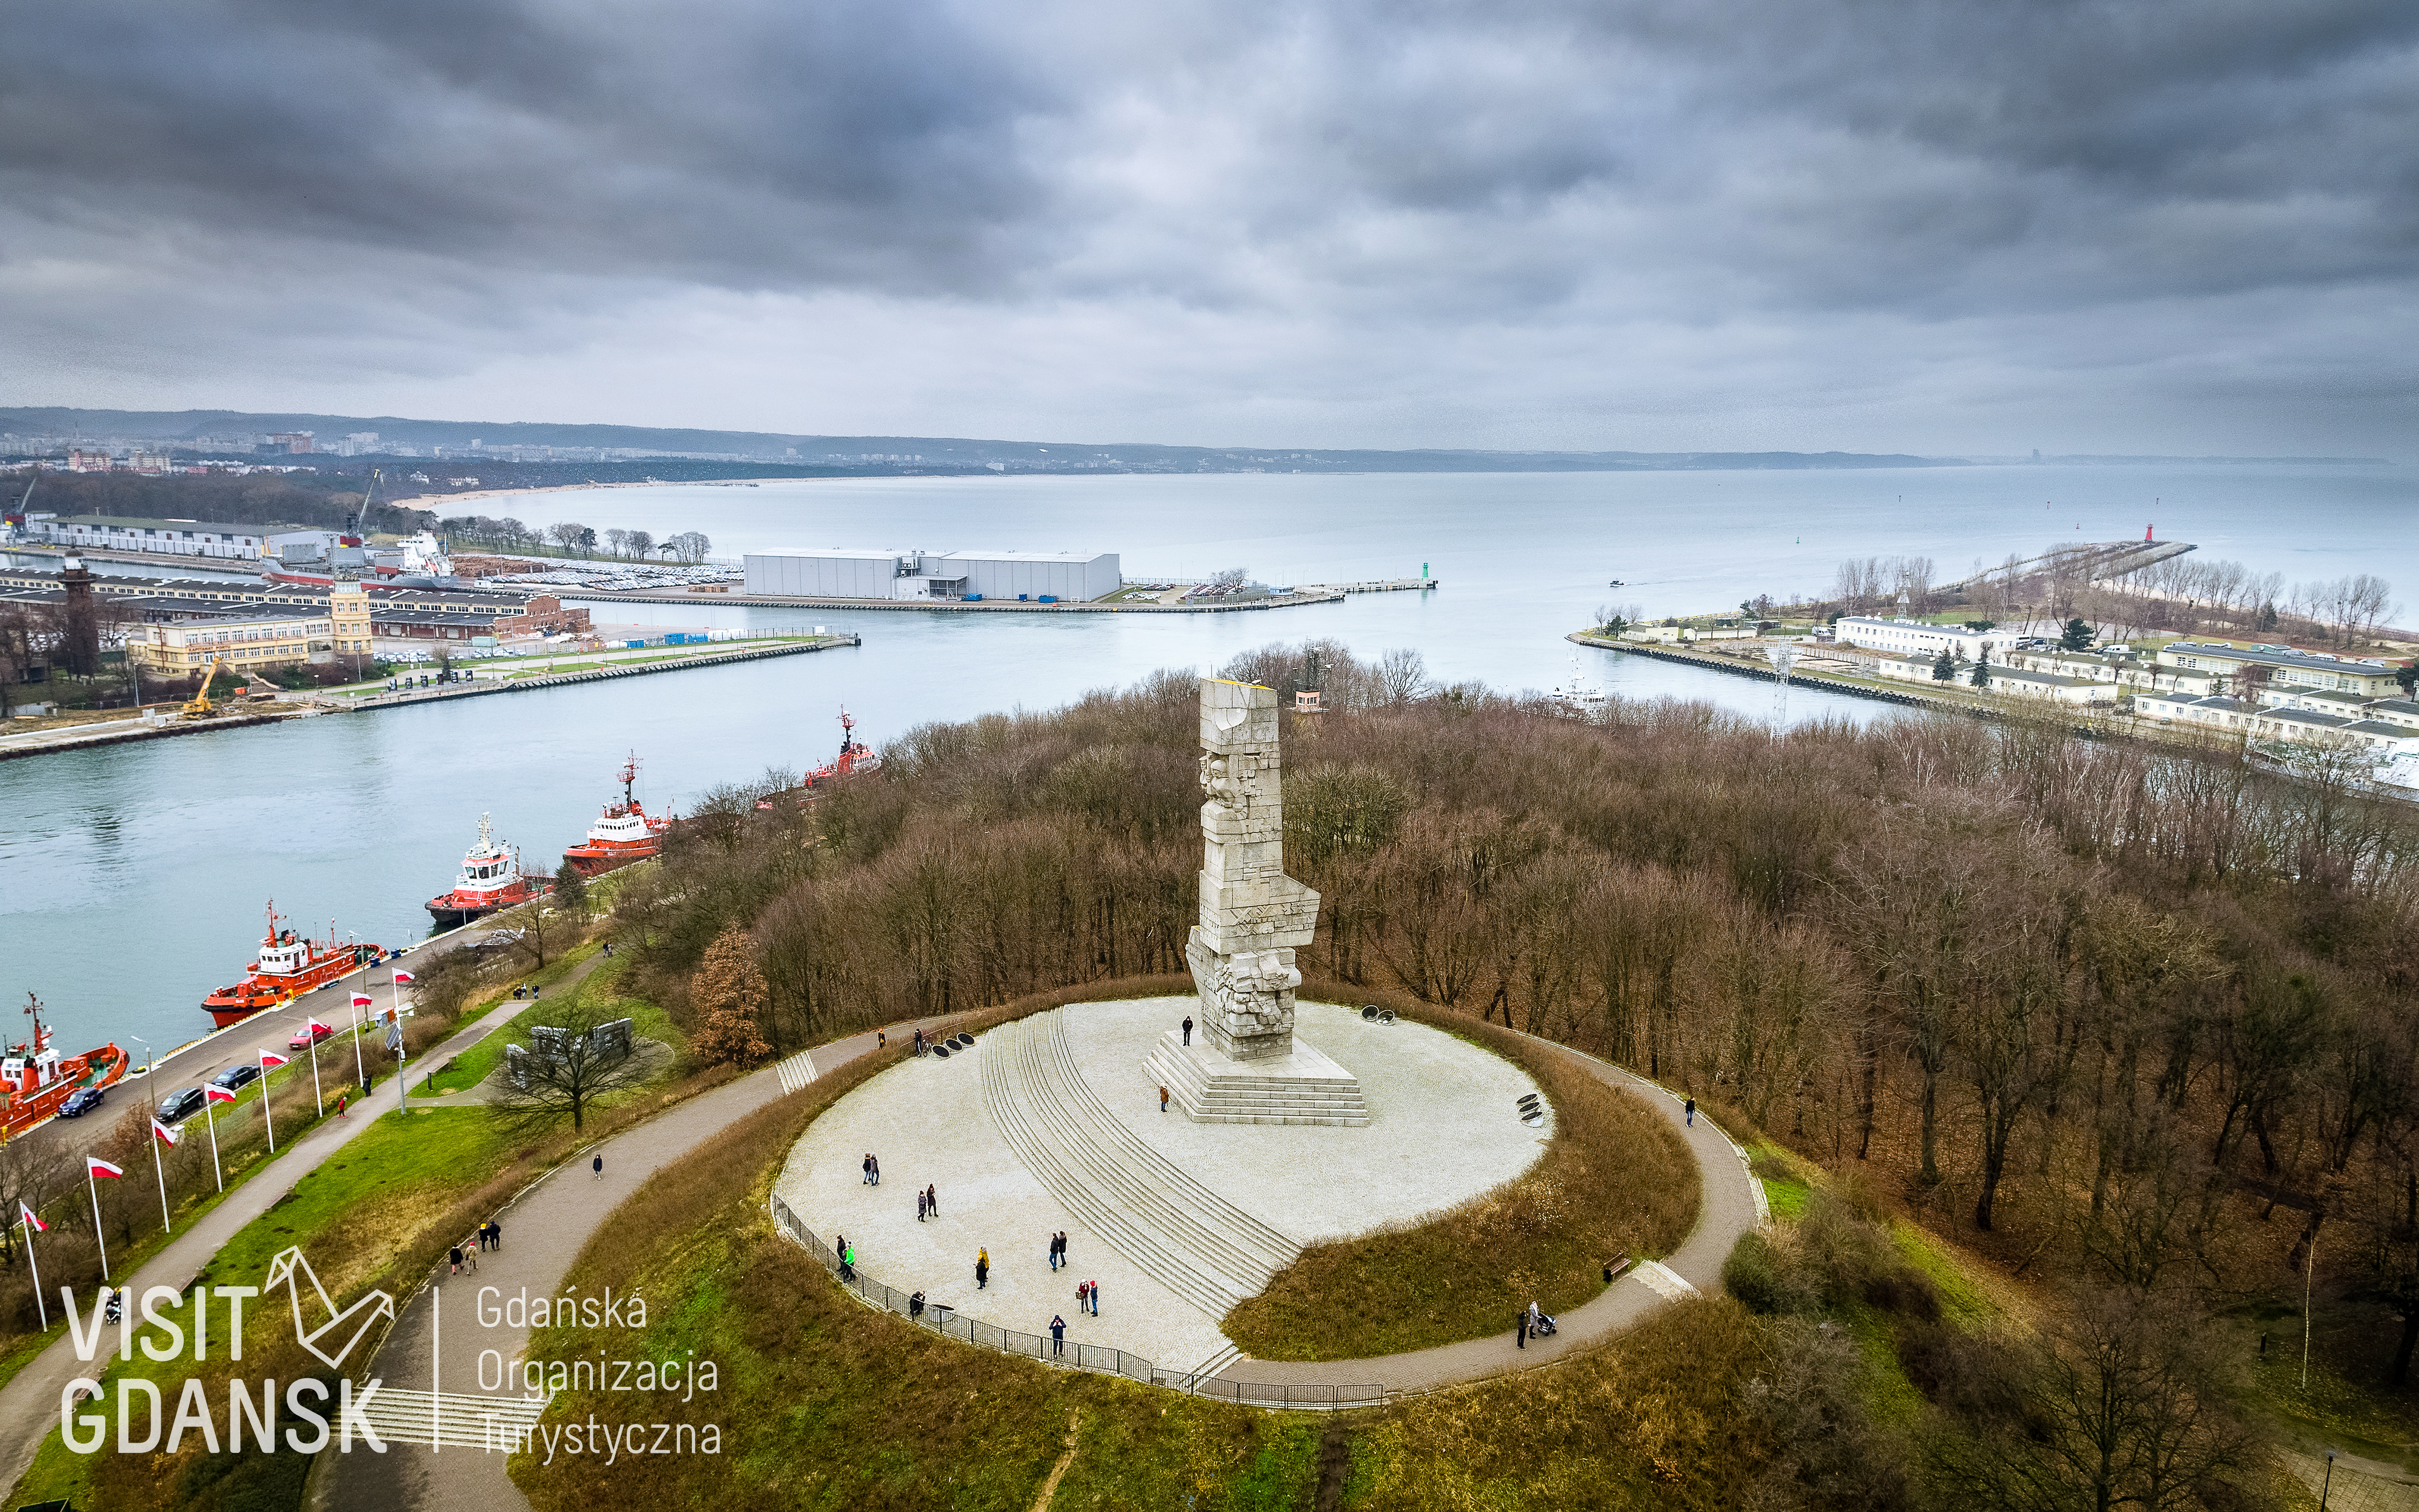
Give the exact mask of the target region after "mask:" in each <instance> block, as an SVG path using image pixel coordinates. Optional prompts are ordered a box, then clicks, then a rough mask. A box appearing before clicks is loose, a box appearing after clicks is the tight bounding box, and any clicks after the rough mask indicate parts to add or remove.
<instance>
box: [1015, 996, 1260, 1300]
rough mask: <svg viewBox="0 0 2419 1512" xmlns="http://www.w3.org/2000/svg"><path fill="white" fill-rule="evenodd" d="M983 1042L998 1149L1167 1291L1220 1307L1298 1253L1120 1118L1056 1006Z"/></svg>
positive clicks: (1250, 1291) (1249, 1292)
mask: <svg viewBox="0 0 2419 1512" xmlns="http://www.w3.org/2000/svg"><path fill="white" fill-rule="evenodd" d="M982 1048H983V1098H984V1102H985V1104H986V1105H987V1106H988V1108H989V1110H990V1112H991V1115H992V1119H993V1122H994V1124H995V1125H996V1126H997V1128H998V1130H999V1132H1000V1135H1001V1137H1002V1138H1003V1139H1004V1140H1006V1141H1007V1143H1008V1145H1009V1149H1013V1150H1014V1151H1015V1152H1016V1155H1017V1158H1018V1159H1019V1160H1021V1161H1023V1162H1024V1164H1025V1168H1026V1169H1028V1170H1030V1171H1031V1172H1032V1173H1033V1175H1034V1177H1035V1179H1037V1180H1040V1182H1041V1184H1042V1185H1043V1186H1044V1187H1045V1188H1047V1189H1048V1190H1049V1192H1050V1195H1051V1196H1054V1197H1055V1198H1057V1199H1058V1201H1059V1203H1060V1205H1062V1206H1063V1207H1065V1208H1066V1209H1067V1211H1070V1212H1071V1213H1073V1214H1075V1215H1076V1217H1077V1218H1079V1219H1080V1220H1082V1222H1083V1223H1084V1225H1085V1227H1087V1228H1089V1229H1091V1230H1092V1231H1093V1232H1094V1233H1095V1234H1097V1235H1099V1236H1100V1238H1101V1240H1102V1242H1105V1243H1107V1244H1108V1245H1109V1246H1110V1247H1111V1248H1112V1249H1114V1250H1116V1251H1117V1253H1118V1254H1119V1255H1121V1256H1123V1257H1125V1258H1126V1259H1127V1260H1128V1261H1129V1262H1131V1263H1132V1265H1133V1266H1134V1267H1135V1268H1136V1269H1138V1270H1140V1271H1142V1272H1143V1273H1145V1274H1147V1275H1148V1276H1150V1277H1151V1278H1152V1279H1153V1280H1156V1281H1158V1282H1159V1283H1160V1284H1162V1285H1163V1286H1165V1287H1166V1288H1168V1289H1169V1290H1170V1291H1173V1292H1174V1293H1176V1294H1177V1295H1178V1296H1179V1297H1181V1298H1183V1299H1184V1300H1185V1301H1187V1302H1189V1303H1191V1304H1194V1306H1196V1307H1199V1308H1200V1309H1201V1310H1202V1311H1204V1312H1206V1313H1208V1314H1209V1315H1210V1317H1212V1318H1224V1317H1225V1315H1226V1314H1227V1313H1228V1312H1229V1311H1231V1310H1232V1309H1233V1308H1234V1306H1235V1304H1237V1303H1240V1302H1241V1301H1242V1300H1243V1299H1244V1298H1246V1297H1250V1296H1253V1295H1256V1293H1258V1292H1259V1291H1260V1290H1261V1289H1263V1288H1265V1287H1267V1285H1268V1282H1269V1277H1270V1276H1271V1275H1272V1274H1274V1273H1276V1272H1277V1271H1279V1270H1281V1269H1283V1268H1284V1267H1285V1266H1287V1265H1289V1264H1291V1263H1292V1262H1293V1259H1294V1257H1296V1256H1297V1255H1299V1254H1301V1252H1302V1243H1301V1242H1300V1241H1299V1240H1296V1239H1294V1238H1293V1237H1292V1236H1290V1235H1288V1234H1286V1233H1284V1232H1282V1231H1281V1230H1279V1229H1277V1228H1275V1227H1272V1226H1271V1225H1268V1224H1265V1223H1262V1222H1261V1221H1260V1220H1258V1219H1256V1218H1254V1217H1253V1216H1252V1215H1251V1214H1249V1213H1247V1212H1244V1211H1242V1210H1241V1209H1240V1208H1238V1207H1236V1206H1235V1205H1234V1204H1233V1203H1231V1202H1228V1201H1227V1200H1226V1199H1225V1198H1224V1197H1221V1196H1218V1195H1217V1194H1216V1193H1214V1192H1211V1191H1210V1189H1209V1188H1207V1187H1205V1186H1203V1185H1202V1184H1201V1183H1200V1182H1199V1181H1197V1180H1194V1179H1193V1178H1192V1177H1191V1176H1189V1175H1187V1174H1186V1173H1185V1172H1184V1170H1183V1169H1182V1168H1181V1167H1179V1165H1176V1164H1175V1162H1173V1161H1171V1160H1169V1159H1168V1158H1167V1157H1166V1156H1164V1155H1163V1154H1161V1153H1160V1152H1159V1151H1158V1150H1156V1149H1152V1148H1151V1147H1150V1146H1149V1145H1148V1144H1147V1143H1146V1142H1144V1141H1143V1139H1142V1138H1141V1137H1140V1136H1138V1135H1137V1134H1134V1133H1133V1132H1132V1130H1130V1129H1128V1128H1127V1127H1126V1126H1125V1125H1124V1124H1123V1123H1121V1122H1119V1121H1118V1120H1117V1116H1116V1115H1115V1114H1113V1113H1111V1112H1110V1111H1109V1109H1108V1106H1107V1104H1106V1103H1102V1101H1101V1099H1100V1097H1099V1095H1098V1094H1097V1093H1095V1092H1094V1091H1093V1090H1092V1089H1091V1088H1090V1087H1089V1086H1088V1085H1086V1082H1085V1081H1084V1078H1083V1075H1082V1073H1081V1072H1079V1071H1078V1070H1077V1069H1076V1066H1075V1057H1074V1054H1073V1051H1072V1050H1071V1048H1070V1047H1069V1045H1068V1043H1067V1028H1066V1020H1065V1019H1064V1018H1063V1017H1062V1016H1061V1015H1060V1014H1059V1013H1058V1011H1055V1010H1053V1011H1049V1012H1046V1013H1038V1014H1035V1015H1033V1016H1032V1017H1031V1018H1027V1019H1025V1020H1022V1021H1020V1022H1018V1023H1015V1024H1010V1025H1007V1026H1002V1027H1000V1028H998V1029H995V1030H994V1031H993V1032H992V1033H991V1034H990V1035H989V1036H987V1037H986V1038H985V1040H984V1041H983V1047H982ZM1078 1269H1079V1270H1080V1269H1081V1268H1080V1266H1079V1267H1078Z"/></svg>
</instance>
